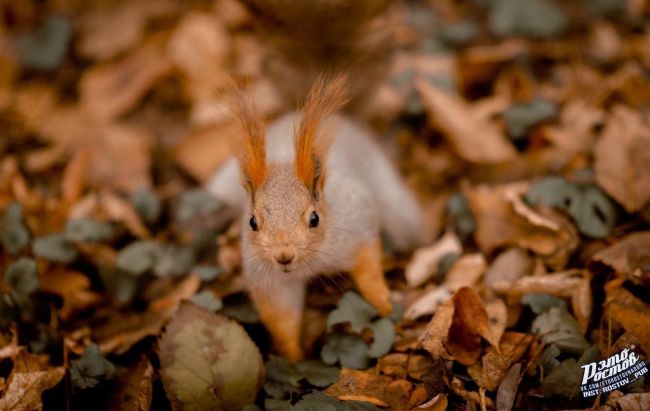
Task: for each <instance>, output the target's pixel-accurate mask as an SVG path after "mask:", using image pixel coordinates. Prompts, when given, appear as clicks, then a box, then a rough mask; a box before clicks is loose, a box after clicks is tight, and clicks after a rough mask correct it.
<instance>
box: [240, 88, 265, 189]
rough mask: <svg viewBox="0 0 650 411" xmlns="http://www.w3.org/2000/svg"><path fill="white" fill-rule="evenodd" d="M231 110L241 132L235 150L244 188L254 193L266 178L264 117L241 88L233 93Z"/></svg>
mask: <svg viewBox="0 0 650 411" xmlns="http://www.w3.org/2000/svg"><path fill="white" fill-rule="evenodd" d="M233 97H234V98H233V104H232V108H233V112H234V115H235V119H236V121H237V123H238V125H239V129H240V130H241V133H242V138H243V140H242V144H237V147H235V152H236V153H237V157H238V159H239V164H240V167H241V171H242V174H243V175H242V178H243V182H244V186H245V188H246V190H248V191H249V192H251V193H254V192H255V191H256V190H257V189H258V188H259V187H260V186H261V185H262V183H263V182H264V181H265V180H266V177H267V174H268V169H267V166H266V149H265V146H264V144H265V142H264V140H265V138H264V117H263V116H262V115H261V113H260V112H259V109H258V107H257V104H256V103H255V101H254V100H253V98H252V97H250V96H248V95H246V94H245V93H244V92H242V91H241V90H236V91H235V92H234V94H233Z"/></svg>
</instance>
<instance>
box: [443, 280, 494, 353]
mask: <svg viewBox="0 0 650 411" xmlns="http://www.w3.org/2000/svg"><path fill="white" fill-rule="evenodd" d="M453 302H454V307H455V309H454V317H453V319H452V323H451V327H450V328H449V334H448V336H447V341H446V342H445V347H446V348H447V351H448V352H449V354H450V355H451V356H452V357H454V359H455V360H456V361H458V362H460V363H461V364H463V365H471V364H473V363H474V362H475V361H476V360H477V359H478V357H479V356H480V354H481V338H480V337H483V338H484V339H485V340H487V341H488V342H489V343H490V344H491V345H492V346H494V347H497V346H498V344H499V338H500V335H499V336H496V335H492V329H491V328H490V324H489V320H488V315H487V311H486V310H485V306H484V305H483V301H481V298H480V297H479V295H478V293H477V292H476V291H474V290H473V289H471V288H469V287H463V288H461V289H459V290H458V291H456V293H455V294H454V297H453Z"/></svg>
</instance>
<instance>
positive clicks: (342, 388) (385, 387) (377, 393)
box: [325, 368, 411, 410]
mask: <svg viewBox="0 0 650 411" xmlns="http://www.w3.org/2000/svg"><path fill="white" fill-rule="evenodd" d="M410 391H411V383H410V382H408V381H406V380H396V381H393V379H392V378H390V377H388V376H385V375H379V374H376V373H374V372H371V371H361V370H351V369H348V368H343V369H342V370H341V374H340V376H339V380H338V381H337V382H335V383H334V384H332V385H330V386H329V387H327V389H326V390H325V394H327V395H329V396H330V397H335V398H339V399H343V398H346V399H353V398H354V397H357V396H363V397H365V398H366V399H365V400H363V401H370V402H373V403H374V404H379V403H384V404H386V406H389V407H390V409H391V410H408V409H409V408H408V406H407V404H408V399H409V396H410V394H411V392H410ZM341 397H343V398H341ZM371 399H372V401H371Z"/></svg>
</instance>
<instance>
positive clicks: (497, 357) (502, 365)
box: [467, 332, 534, 397]
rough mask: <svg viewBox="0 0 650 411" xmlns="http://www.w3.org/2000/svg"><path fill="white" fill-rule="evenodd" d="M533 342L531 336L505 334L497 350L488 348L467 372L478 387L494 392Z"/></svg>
mask: <svg viewBox="0 0 650 411" xmlns="http://www.w3.org/2000/svg"><path fill="white" fill-rule="evenodd" d="M533 341H534V338H533V336H532V335H528V334H522V333H517V332H506V333H505V334H503V338H502V339H501V341H500V342H499V350H497V349H496V348H495V347H490V348H488V349H487V351H486V353H485V355H483V357H482V358H481V361H478V362H476V363H474V364H472V365H470V366H469V368H468V369H467V372H468V373H469V375H470V376H471V377H472V378H473V379H474V381H476V383H477V384H478V385H479V386H480V387H483V388H485V389H487V390H488V391H495V390H497V388H499V386H500V385H501V384H502V382H503V379H504V378H506V376H507V374H508V371H509V369H511V367H512V366H513V364H515V363H517V362H518V361H520V360H521V359H522V357H523V356H524V354H525V353H526V352H527V351H528V348H529V347H530V345H531V344H532V343H533ZM518 379H519V374H517V380H518ZM515 391H516V387H515ZM497 397H498V395H497Z"/></svg>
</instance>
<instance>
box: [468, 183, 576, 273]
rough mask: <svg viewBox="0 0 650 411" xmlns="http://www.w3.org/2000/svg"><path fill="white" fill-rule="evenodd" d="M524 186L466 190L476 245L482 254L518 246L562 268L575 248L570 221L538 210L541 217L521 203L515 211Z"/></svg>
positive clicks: (508, 185) (574, 236)
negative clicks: (472, 215) (472, 216)
mask: <svg viewBox="0 0 650 411" xmlns="http://www.w3.org/2000/svg"><path fill="white" fill-rule="evenodd" d="M525 186H526V185H525V184H521V183H514V184H507V185H496V186H489V185H480V186H477V187H474V188H471V189H467V190H465V195H466V197H467V200H468V201H469V206H470V209H471V210H472V213H473V214H474V217H475V219H476V232H475V239H476V242H477V243H478V245H479V247H480V248H481V250H482V251H483V253H485V254H489V253H491V252H492V251H493V250H495V249H496V248H498V247H502V246H518V247H521V248H524V249H527V250H531V251H532V252H534V253H536V254H538V255H539V256H540V257H542V258H543V259H545V261H546V262H547V263H548V264H550V265H552V266H556V267H564V265H565V264H566V262H567V261H568V259H569V256H570V255H571V253H572V252H573V250H575V248H576V247H577V245H578V233H577V231H576V229H575V227H574V226H573V224H572V223H571V222H570V221H568V220H567V219H566V218H564V217H562V216H561V215H560V214H559V213H557V212H554V211H553V210H551V209H548V208H542V207H540V208H539V210H543V214H542V213H541V212H538V211H535V210H533V209H531V208H528V207H527V206H525V205H524V204H523V202H517V203H516V204H517V208H518V209H519V210H517V209H515V207H514V206H513V199H514V198H516V197H518V196H520V194H521V193H523V192H525ZM522 207H525V208H522ZM518 211H519V212H518ZM522 212H523V213H522Z"/></svg>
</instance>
